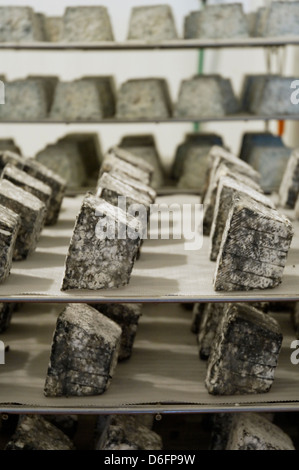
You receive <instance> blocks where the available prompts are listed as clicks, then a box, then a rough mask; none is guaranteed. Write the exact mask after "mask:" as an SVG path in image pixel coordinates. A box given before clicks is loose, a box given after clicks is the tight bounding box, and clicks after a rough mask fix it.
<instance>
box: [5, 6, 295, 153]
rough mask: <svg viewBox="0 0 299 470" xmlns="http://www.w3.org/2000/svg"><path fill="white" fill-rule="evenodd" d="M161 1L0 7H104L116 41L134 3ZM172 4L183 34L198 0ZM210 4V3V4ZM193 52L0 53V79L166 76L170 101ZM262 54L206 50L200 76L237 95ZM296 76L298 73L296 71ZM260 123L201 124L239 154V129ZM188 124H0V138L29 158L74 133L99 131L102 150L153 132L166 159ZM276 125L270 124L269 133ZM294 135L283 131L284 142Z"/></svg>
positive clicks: (191, 70) (193, 60)
mask: <svg viewBox="0 0 299 470" xmlns="http://www.w3.org/2000/svg"><path fill="white" fill-rule="evenodd" d="M160 3H163V1H161V0H127V1H124V0H86V1H85V2H84V0H18V1H17V0H12V1H10V2H9V0H0V6H4V5H7V4H9V5H30V6H32V7H33V8H34V9H35V10H36V11H40V12H44V13H46V14H48V15H51V16H55V15H62V14H63V11H64V8H65V7H66V6H69V5H84V4H85V5H105V6H107V8H108V9H109V13H110V17H111V21H112V25H113V30H114V34H115V39H116V40H118V41H122V40H124V39H125V37H126V34H127V29H128V21H129V15H130V10H131V8H132V7H133V6H135V5H142V4H144V5H147V4H160ZM168 3H169V4H170V5H171V6H172V9H173V12H174V15H175V19H176V24H177V28H178V33H179V35H182V32H183V19H184V16H185V15H186V14H188V13H189V12H190V11H191V10H195V9H197V8H198V6H199V1H198V0H184V1H182V0H173V1H168ZM214 3H215V2H214ZM263 3H264V2H263V0H244V8H245V10H246V11H250V10H252V9H255V8H256V7H257V6H260V5H262V4H263ZM292 57H293V55H292V53H288V65H287V73H289V74H291V73H294V70H292V69H293V63H294V61H293V60H292ZM197 61H198V52H197V51H192V50H191V51H189V50H186V51H135V52H129V51H124V52H110V53H108V52H84V53H83V52H74V51H69V52H65V51H64V52H53V51H43V52H35V51H32V52H26V51H18V52H16V51H15V52H14V51H0V75H1V74H2V73H4V74H5V75H6V77H7V79H10V80H11V79H14V78H22V77H26V76H27V75H29V74H31V75H32V74H45V75H46V74H51V75H58V76H60V78H61V79H62V80H72V79H75V78H78V77H81V76H83V75H93V74H94V75H101V74H103V75H105V74H112V75H114V76H115V78H116V83H117V85H118V86H119V85H120V84H121V83H122V82H123V81H125V80H127V79H128V78H134V77H148V76H161V77H167V78H168V81H169V86H170V92H171V95H172V98H173V100H175V99H176V98H177V94H178V89H179V84H180V81H181V80H182V79H184V78H187V77H190V76H192V75H194V74H195V73H196V71H197ZM265 64H266V61H265V52H264V51H263V50H262V49H251V50H250V49H244V50H240V49H239V50H233V49H230V50H220V51H211V50H209V51H206V52H205V73H211V72H213V73H215V72H218V73H221V74H222V75H223V76H226V77H230V78H231V79H232V82H233V86H234V88H235V89H236V91H239V90H240V86H241V82H242V77H243V74H244V73H254V72H256V73H261V72H263V71H266V68H265V67H266V66H265ZM298 73H299V70H298ZM263 127H264V124H263V123H249V124H248V123H247V124H245V123H225V124H222V123H211V124H208V125H206V126H202V129H210V130H212V131H214V132H219V133H220V134H223V136H224V138H225V142H226V144H227V145H229V146H231V148H232V149H233V150H234V151H238V148H239V142H240V138H241V134H242V132H243V130H244V129H253V130H254V129H257V130H259V129H262V128H263ZM192 129H193V126H192V124H183V125H182V124H172V125H169V124H159V125H152V124H150V125H139V124H134V125H114V126H113V125H107V124H105V125H102V126H98V125H84V126H83V125H69V126H66V125H34V126H33V125H29V124H28V125H5V124H0V137H7V136H13V137H14V138H15V139H16V141H17V143H18V144H19V145H20V146H21V148H22V149H23V152H24V153H25V154H26V155H33V154H34V153H35V152H36V151H38V150H40V149H41V148H42V147H43V146H44V145H46V144H47V143H49V142H54V141H55V140H56V139H57V138H58V137H61V136H63V135H64V134H65V133H67V132H73V131H80V130H81V131H92V130H95V131H98V132H99V135H100V138H101V142H102V146H103V148H104V150H105V149H107V148H108V147H109V146H111V145H113V144H115V143H117V142H118V141H119V139H120V137H121V136H122V135H125V134H127V133H130V134H137V133H148V132H151V133H155V135H156V137H157V142H158V146H159V148H160V151H161V153H162V155H163V156H164V158H165V159H167V160H169V159H171V158H172V157H173V154H174V151H175V148H176V146H177V144H178V143H179V142H180V141H182V140H183V136H184V133H185V132H190V131H192ZM275 129H276V127H275V126H274V130H275ZM297 134H298V133H297V132H294V131H292V130H290V131H288V133H287V136H288V140H289V143H292V140H293V139H294V136H297Z"/></svg>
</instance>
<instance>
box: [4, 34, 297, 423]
mask: <svg viewBox="0 0 299 470" xmlns="http://www.w3.org/2000/svg"><path fill="white" fill-rule="evenodd" d="M288 45H294V46H298V45H299V37H284V38H245V39H223V40H176V41H165V42H162V43H145V42H142V41H138V42H135V41H134V42H132V41H130V42H128V41H126V42H123V43H117V42H113V43H112V42H111V43H93V44H77V43H71V44H61V43H55V44H54V43H30V44H24V43H19V44H16V43H1V44H0V51H3V52H5V51H18V52H21V51H49V52H50V51H54V52H63V51H75V50H77V51H95V52H101V51H111V52H113V51H130V50H132V51H137V52H138V51H156V50H180V49H186V50H188V49H194V50H195V49H202V48H211V49H219V48H254V47H263V48H276V47H285V46H288ZM298 119H299V114H298V115H292V116H290V115H288V116H281V115H272V116H255V115H250V114H237V115H231V116H225V117H222V118H214V117H206V118H176V117H173V118H169V119H165V120H160V119H159V120H151V119H143V120H134V119H132V120H128V119H126V120H121V119H103V120H100V121H79V122H58V121H51V120H49V119H45V120H41V121H27V122H20V121H18V122H17V121H6V122H1V125H8V124H18V125H19V124H21V125H34V124H45V125H51V124H62V125H67V124H84V125H88V124H99V125H107V124H110V125H117V124H127V123H131V124H138V123H143V124H144V123H146V124H163V123H168V124H175V123H182V122H212V121H215V122H236V121H270V120H298ZM78 208H79V205H78V203H77V199H76V198H73V199H68V198H67V199H66V201H65V207H64V211H63V213H62V217H61V219H60V223H58V225H57V227H55V228H49V229H46V230H44V232H43V236H42V238H41V241H40V244H39V246H38V249H37V251H36V253H35V254H34V255H33V256H32V257H31V259H28V261H25V262H23V263H20V264H19V265H18V266H17V263H15V264H14V266H13V270H12V275H11V277H10V278H9V279H8V280H7V281H6V282H5V284H3V285H2V286H0V301H2V302H3V301H19V302H20V301H22V302H26V303H27V302H28V303H29V302H34V303H35V305H33V310H34V309H35V310H36V308H37V303H41V302H45V303H47V302H48V303H50V302H59V303H60V302H70V301H71V302H87V301H95V300H97V301H105V302H125V301H127V302H128V301H130V302H132V301H138V302H144V303H150V304H151V305H147V306H146V308H147V309H148V316H149V314H150V312H151V311H152V312H153V313H154V311H155V309H153V304H154V303H161V304H163V308H166V307H167V308H166V310H167V311H168V312H169V310H170V311H171V309H172V308H174V305H172V304H175V303H178V302H194V301H206V302H228V301H248V302H249V301H257V300H260V301H267V300H273V301H279V300H294V301H295V300H299V291H298V285H299V270H298V266H299V238H298V236H299V225H298V224H296V231H297V236H296V237H295V240H294V243H293V246H292V250H291V252H290V257H289V261H288V266H287V268H286V272H285V277H284V282H283V284H282V285H281V286H280V287H278V288H276V289H273V290H267V291H258V292H256V291H254V292H253V291H252V292H249V293H248V292H244V293H215V292H213V290H212V273H213V270H214V266H215V265H214V264H213V263H210V262H209V261H208V260H207V253H206V252H204V251H205V250H203V251H202V253H201V255H200V256H194V253H192V254H191V255H190V256H189V257H188V256H187V255H186V253H183V252H182V251H180V250H181V249H182V244H181V247H180V248H179V249H178V246H177V245H176V246H175V245H174V247H172V248H171V244H169V245H168V246H167V248H166V249H165V251H164V249H163V246H162V245H161V244H162V242H163V241H161V243H160V245H159V244H156V245H155V243H151V242H150V241H149V242H145V244H144V247H143V256H142V257H141V259H140V261H139V262H138V263H139V265H138V263H137V264H136V269H135V271H134V272H133V277H132V283H131V284H130V286H128V287H127V288H124V289H121V290H115V291H113V292H112V291H109V292H100V293H94V292H93V293H90V292H88V293H86V292H82V291H79V292H72V293H71V294H69V293H61V291H60V287H59V286H60V283H61V279H62V275H63V259H64V257H65V254H66V247H67V245H68V241H67V240H68V239H69V237H70V234H71V231H72V226H73V221H74V217H75V215H76V214H75V212H77V210H78ZM206 243H207V240H205V246H206V247H207V245H206ZM153 254H154V256H153ZM151 257H152V259H153V258H154V260H155V262H152V261H151ZM158 260H159V262H158ZM161 260H162V263H164V264H166V268H165V269H168V268H167V262H169V264H170V267H169V271H168V273H170V272H171V273H172V274H171V275H170V274H169V276H170V277H168V278H167V276H166V277H164V280H166V283H165V284H166V287H165V289H164V292H162V293H160V294H159V295H154V291H155V289H156V288H157V289H158V287H160V288H161V286H159V283H160V284H161V282H162V279H160V280H159V275H158V273H159V272H160V273H162V274H160V277H161V276H162V277H163V268H162V266H161ZM143 269H144V272H142V270H143ZM196 269H197V271H196ZM42 272H43V274H42ZM145 272H148V273H149V274H150V275H149V276H145V275H144V273H145ZM177 272H178V273H179V274H176V273H177ZM197 274H198V278H196V275H197ZM164 275H165V272H164ZM190 275H191V276H192V277H188V276H190ZM178 276H179V279H178ZM138 279H139V280H138ZM190 279H191V280H190ZM184 282H185V283H184ZM39 283H40V284H39ZM196 283H197V284H196ZM38 286H40V288H39V287H38ZM199 286H200V287H199ZM148 287H150V289H148ZM184 289H185V294H183V292H184ZM186 289H187V290H188V289H189V290H188V291H187V293H186ZM196 289H197V290H196ZM99 294H100V295H99ZM26 307H28V305H27V306H26ZM45 308H47V306H45ZM150 309H152V310H150ZM166 310H165V312H166ZM180 315H183V312H180ZM21 317H22V316H21V315H19V316H18V320H17V323H18V325H17V329H16V332H17V337H14V334H15V333H14V330H13V329H12V330H11V331H10V330H8V332H7V333H6V335H5V337H4V340H5V342H6V343H7V344H9V342H10V341H12V342H13V341H18V338H19V339H20V340H21V337H20V335H21V331H22V328H21V327H20V323H21V324H22V318H21ZM182 318H183V317H182ZM36 320H37V322H36ZM39 320H40V321H41V324H42V325H43V326H45V324H44V323H43V318H42V314H41V315H36V318H35V319H34V321H35V323H37V325H36V327H35V328H33V329H32V331H30V332H29V333H28V329H27V333H26V334H27V336H26V334H25V337H26V338H27V339H28V341H29V343H30V341H33V343H34V334H39V333H38V331H39V328H38V321H39ZM157 321H158V323H159V319H157ZM188 321H190V316H189V317H188ZM158 323H157V324H156V326H158ZM54 324H55V322H54V317H53V318H52V323H51V322H50V323H49V324H48V325H47V334H48V336H49V337H48V339H47V342H44V343H42V342H41V343H42V347H41V345H39V347H38V348H36V347H35V345H34V344H33V345H32V348H33V349H32V354H33V355H32V358H31V359H32V361H31V363H30V364H31V366H32V367H33V369H32V370H31V374H32V376H30V374H29V375H28V376H24V377H23V376H22V371H21V370H19V371H18V370H17V372H16V373H17V375H16V377H17V378H19V382H18V383H17V384H16V387H19V388H20V390H19V391H22V387H24V389H26V391H27V393H28V396H29V397H30V396H32V401H34V395H30V393H31V392H32V391H33V390H32V389H31V386H33V387H34V386H35V385H36V384H37V383H38V384H39V385H38V386H39V387H40V388H39V391H38V394H39V399H38V404H33V403H32V402H30V401H27V402H26V400H25V401H24V402H22V401H18V400H17V398H16V397H15V398H14V399H12V397H11V396H10V394H9V390H10V388H9V387H11V386H12V385H13V384H14V376H13V375H12V376H11V377H8V378H6V379H5V381H4V382H5V387H6V388H5V387H4V388H3V387H1V390H2V391H1V390H0V412H1V411H2V412H10V413H19V412H22V413H28V412H30V413H32V412H35V413H46V412H47V413H78V414H80V413H89V414H92V413H96V414H99V413H112V412H117V413H132V412H136V413H137V412H138V413H157V412H161V413H186V412H188V413H199V412H200V413H209V412H216V411H217V412H222V411H253V410H254V411H260V412H262V411H263V412H265V411H298V410H299V394H297V395H296V390H298V384H297V383H296V380H297V379H296V378H294V374H293V373H292V370H291V368H290V367H286V368H285V367H284V366H283V367H281V369H280V368H278V375H279V374H281V375H280V376H279V378H278V382H277V386H278V388H276V389H275V390H274V393H273V394H272V392H270V394H268V395H267V396H265V395H260V396H258V395H255V396H252V395H251V396H247V397H243V398H242V397H230V400H227V397H220V400H218V399H215V397H209V399H207V398H205V399H203V400H202V399H201V398H199V399H198V400H197V401H195V402H189V403H184V400H172V401H169V400H168V399H167V387H166V392H165V390H164V393H163V394H162V395H161V399H160V400H157V401H156V402H153V403H151V402H149V401H146V402H134V403H129V402H128V399H127V401H123V398H122V393H117V392H116V398H115V400H116V401H114V404H113V403H112V402H113V400H112V401H111V402H110V403H109V399H110V396H111V395H110V392H109V390H108V391H107V392H106V393H105V394H104V395H102V396H100V397H95V398H94V400H93V401H92V400H90V399H81V398H80V399H74V400H73V399H67V401H68V403H67V404H66V403H63V404H62V401H61V400H60V399H52V400H50V401H51V403H50V402H49V401H48V400H44V398H43V396H42V387H41V384H42V380H44V378H45V374H46V369H45V367H46V361H45V357H43V361H44V362H42V363H40V362H38V361H39V359H38V358H40V356H44V353H45V347H46V351H47V358H48V357H49V354H50V339H49V338H50V337H51V336H52V330H51V325H52V328H54ZM169 324H170V323H169ZM178 324H179V322H178ZM144 325H145V326H146V322H145V324H144ZM49 326H50V327H49ZM141 327H142V323H141ZM167 329H168V327H167ZM188 331H189V330H188ZM142 334H145V328H144V331H143V333H142ZM142 334H141V336H140V339H138V337H137V344H136V348H137V351H136V354H135V358H136V359H137V357H138V353H139V351H138V349H143V350H144V349H146V348H145V343H144V342H143V343H142V341H146V337H143V336H142ZM28 335H29V336H28ZM189 335H190V336H187V330H186V335H185V340H184V341H186V345H188V346H190V345H193V347H194V351H195V353H194V354H195V355H196V361H197V362H195V357H193V359H194V364H195V368H196V367H197V365H198V368H200V367H201V374H202V375H201V378H202V379H203V377H204V375H203V367H204V366H203V365H201V364H200V362H199V360H198V357H197V350H196V344H195V339H194V337H193V336H192V335H191V333H189ZM187 338H188V339H187ZM294 339H295V338H294ZM138 341H139V342H138ZM189 341H190V344H189ZM29 343H28V344H29ZM179 344H180V343H177V344H174V345H173V347H174V348H178V346H179ZM159 346H161V344H159V343H157V344H156V346H155V348H156V349H155V352H156V353H159ZM30 347H31V346H30ZM30 347H29V348H30ZM34 348H35V349H34ZM29 352H30V351H29ZM287 353H288V345H287V343H285V349H284V356H286V355H287ZM10 354H11V356H10V357H12V365H11V368H10V369H13V367H14V364H15V362H14V361H15V360H16V359H17V360H20V359H18V357H17V356H18V355H17V354H16V357H13V354H14V350H13V349H12V351H11V353H10ZM140 354H141V356H140V359H139V360H142V357H143V356H142V351H141V352H140ZM181 354H182V355H184V353H183V352H182V353H181ZM192 354H193V353H192ZM7 357H9V356H7ZM157 357H158V356H157ZM186 360H187V361H188V357H186ZM132 361H133V362H134V357H133V358H132ZM32 364H33V365H32ZM34 364H36V367H37V369H36V370H34ZM155 364H156V363H155V362H152V363H149V370H151V371H152V374H154V373H155ZM137 365H138V360H137ZM139 366H140V364H139ZM19 367H20V363H19ZM118 367H119V370H120V371H121V370H122V373H120V376H119V378H117V376H116V380H114V381H113V382H112V387H117V386H119V387H120V390H122V389H121V387H122V386H124V384H125V382H124V381H123V379H124V377H126V376H127V369H126V367H127V368H130V361H129V362H128V363H127V365H126V364H124V365H119V366H118ZM134 367H135V363H133V365H132V368H133V369H134ZM136 367H137V366H136ZM165 367H168V368H171V362H168V363H167V364H165ZM183 367H187V362H186V363H185V362H184V366H183ZM174 368H175V371H177V370H178V369H177V365H175V367H174ZM44 369H45V370H44ZM138 370H140V369H135V372H133V374H135V375H134V376H132V377H130V379H132V380H133V379H134V378H136V374H138ZM165 370H166V369H165ZM187 370H189V369H187ZM41 371H42V372H41ZM10 372H11V370H10V371H9V373H10ZM18 372H19V374H20V375H19V376H18ZM27 372H28V370H27ZM190 373H191V371H190ZM122 374H123V375H122ZM193 374H195V375H196V371H195V372H194V370H193ZM149 375H150V373H149ZM1 377H3V375H2V374H1ZM286 377H288V378H287V379H286ZM161 378H162V377H160V379H161ZM196 378H197V380H198V377H196ZM158 380H159V377H158ZM141 381H142V380H141ZM162 382H163V381H162ZM149 383H151V381H150V377H147V379H145V380H144V384H143V386H141V388H140V393H141V396H142V392H145V391H146V389H147V387H148V384H149ZM153 383H154V381H153ZM274 385H276V382H275V383H274ZM290 385H291V389H292V391H293V392H292V393H293V395H292V396H290V395H288V394H284V393H283V390H287V389H288V387H290ZM295 385H296V387H295ZM181 386H182V384H181ZM202 386H203V385H202ZM293 386H294V389H293V388H292V387H293ZM142 387H143V388H142ZM280 387H281V388H280ZM280 390H281V392H280ZM112 391H113V388H112ZM35 393H36V390H35ZM280 393H281V394H280ZM181 396H183V395H182V394H181Z"/></svg>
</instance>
